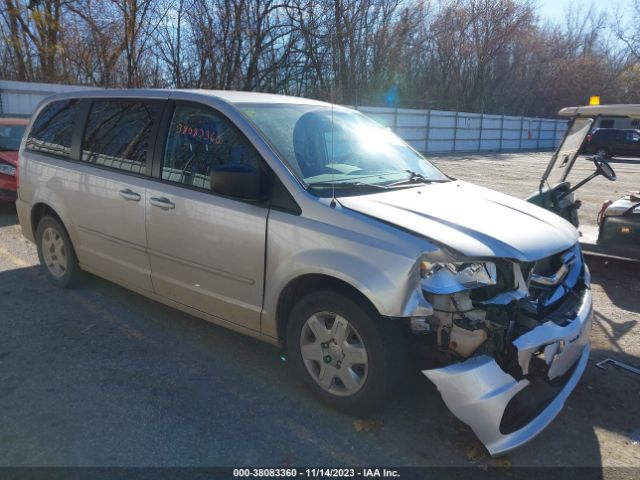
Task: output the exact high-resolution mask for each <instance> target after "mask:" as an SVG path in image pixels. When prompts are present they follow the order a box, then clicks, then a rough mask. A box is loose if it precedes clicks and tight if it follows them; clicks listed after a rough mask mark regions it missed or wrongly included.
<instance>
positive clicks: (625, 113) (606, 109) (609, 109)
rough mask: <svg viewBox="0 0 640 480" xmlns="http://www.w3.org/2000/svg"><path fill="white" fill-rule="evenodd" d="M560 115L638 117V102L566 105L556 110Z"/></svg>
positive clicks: (639, 110) (639, 107)
mask: <svg viewBox="0 0 640 480" xmlns="http://www.w3.org/2000/svg"><path fill="white" fill-rule="evenodd" d="M558 115H560V116H561V117H582V118H595V117H597V116H598V115H602V116H605V117H631V118H639V119H640V104H637V103H629V104H619V105H590V106H585V107H566V108H563V109H562V110H560V111H559V112H558Z"/></svg>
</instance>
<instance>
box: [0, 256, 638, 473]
mask: <svg viewBox="0 0 640 480" xmlns="http://www.w3.org/2000/svg"><path fill="white" fill-rule="evenodd" d="M0 312H3V315H5V318H6V319H5V321H3V322H2V323H1V324H0V372H1V373H2V375H0V377H1V378H0V408H2V410H3V412H4V414H3V416H4V418H5V419H8V420H7V422H4V423H3V425H0V440H1V439H2V438H12V441H11V443H10V444H6V447H7V448H3V449H1V450H0V464H11V465H15V464H29V465H32V464H33V462H34V459H35V458H38V459H41V460H42V461H43V462H45V463H46V464H47V465H57V464H65V465H69V464H71V465H73V464H77V463H82V464H96V465H117V464H130V465H139V464H146V465H158V464H164V465H170V464H175V465H187V464H188V465H207V464H208V465H213V464H221V463H225V464H238V465H241V464H247V463H254V464H255V463H256V462H257V463H259V464H262V465H287V464H292V463H293V464H298V465H316V464H319V465H323V464H324V465H381V464H383V465H385V464H386V465H446V466H456V465H457V466H470V465H471V466H478V467H480V468H491V467H496V468H508V467H509V466H585V465H588V466H593V467H596V471H597V469H598V468H599V467H600V465H601V464H602V452H601V451H600V444H599V441H598V437H597V436H596V430H598V431H603V430H604V431H606V432H612V433H614V434H622V435H624V434H626V432H627V431H628V429H629V428H630V427H634V426H637V425H639V424H640V420H639V419H638V418H637V415H638V412H637V405H635V404H634V401H635V399H636V398H637V392H636V391H635V390H634V388H637V384H634V383H633V382H634V381H635V379H631V380H630V379H629V374H627V373H626V372H623V371H617V370H613V368H612V367H610V366H608V367H607V370H601V369H599V368H596V367H595V362H596V361H599V360H601V359H603V358H604V357H606V356H608V355H610V352H609V351H594V352H593V355H592V360H591V361H590V362H589V365H588V367H587V369H586V372H585V375H584V377H583V380H582V381H581V382H580V384H579V385H578V387H577V388H576V390H575V392H574V393H573V394H572V396H571V397H570V398H569V400H568V401H567V404H566V407H565V409H564V410H563V412H562V413H561V414H560V415H559V417H558V418H557V419H556V420H555V421H554V422H553V423H552V424H551V425H550V427H549V428H548V429H547V430H545V431H544V432H543V433H542V434H541V435H540V436H539V437H538V438H537V439H535V440H534V441H533V442H532V443H531V444H530V445H529V446H526V447H524V448H522V449H520V450H518V451H516V452H513V453H512V454H509V455H507V456H505V457H502V458H500V459H492V458H490V457H489V456H488V454H487V452H486V450H485V449H484V447H483V446H482V445H481V444H480V442H479V441H478V440H477V439H476V437H475V436H474V434H473V432H472V431H471V430H470V429H469V428H468V427H467V426H466V425H464V424H463V423H462V422H460V421H459V420H457V419H456V418H455V417H454V416H453V415H452V414H451V413H450V412H449V411H448V409H447V408H446V406H445V405H444V403H443V402H442V400H441V398H440V395H439V394H438V392H437V389H436V388H435V386H434V385H433V384H431V383H430V382H429V381H428V380H427V379H426V378H425V377H424V376H423V375H422V373H421V372H419V371H417V370H416V369H413V370H410V371H409V372H408V375H407V379H406V381H404V382H402V383H398V388H397V390H396V392H395V394H394V399H393V400H391V401H390V402H389V403H388V404H387V405H386V406H385V407H384V408H383V409H382V410H381V411H380V412H379V413H377V414H376V415H373V416H367V417H362V418H360V417H357V416H356V417H353V416H348V415H345V414H342V413H339V412H336V411H335V410H333V409H331V408H328V407H325V406H322V405H321V404H319V403H318V402H317V401H316V400H315V399H314V397H313V396H312V395H311V394H310V393H309V392H308V391H307V390H306V389H305V388H303V386H302V384H301V383H300V382H299V381H298V380H297V379H295V378H294V377H293V376H292V375H291V371H290V368H288V362H287V361H286V357H282V356H281V352H280V351H279V350H278V349H277V348H273V347H271V346H269V345H267V344H264V343H262V342H260V341H257V340H255V339H252V338H249V337H246V336H243V335H240V334H236V333H234V332H232V331H229V330H226V329H224V328H222V327H218V326H216V325H213V324H210V323H208V322H205V321H202V320H200V319H197V318H195V317H192V316H190V315H187V314H184V313H181V312H179V311H177V310H174V309H171V308H167V307H165V306H164V305H161V304H159V303H157V302H154V301H152V300H149V299H147V298H145V297H143V296H140V295H137V294H135V293H132V292H130V291H128V290H125V289H124V288H121V287H119V286H117V285H114V284H112V283H110V282H107V281H105V280H102V279H100V278H97V277H94V276H92V275H87V276H86V278H85V281H84V282H83V284H82V285H81V286H80V287H79V288H77V289H74V290H59V289H57V288H55V287H53V286H52V285H50V284H49V283H48V282H47V281H46V280H45V278H44V277H43V275H42V273H41V272H40V270H39V268H38V267H36V266H34V267H28V268H18V269H15V270H9V271H4V272H0ZM26 339H28V341H26ZM616 359H618V360H620V361H623V362H627V363H630V364H635V365H637V364H638V359H637V358H635V357H630V356H627V355H624V354H623V353H621V352H620V353H616ZM634 405H635V406H634ZM634 412H635V413H634ZM265 439H271V440H270V441H265ZM243 455H244V456H243ZM36 463H37V462H36ZM591 478H594V477H591Z"/></svg>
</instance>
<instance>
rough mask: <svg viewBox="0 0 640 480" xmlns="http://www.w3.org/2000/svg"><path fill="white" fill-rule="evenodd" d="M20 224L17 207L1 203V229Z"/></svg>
mask: <svg viewBox="0 0 640 480" xmlns="http://www.w3.org/2000/svg"><path fill="white" fill-rule="evenodd" d="M17 224H18V215H17V213H16V206H15V205H13V204H11V203H0V227H8V226H10V225H17Z"/></svg>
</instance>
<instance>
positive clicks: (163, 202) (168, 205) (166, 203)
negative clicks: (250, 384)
mask: <svg viewBox="0 0 640 480" xmlns="http://www.w3.org/2000/svg"><path fill="white" fill-rule="evenodd" d="M149 201H150V202H151V205H155V206H156V207H160V208H161V209H163V210H173V209H174V208H176V204H175V203H173V202H172V201H171V200H169V199H168V198H166V197H151V198H150V199H149Z"/></svg>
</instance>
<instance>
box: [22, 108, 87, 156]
mask: <svg viewBox="0 0 640 480" xmlns="http://www.w3.org/2000/svg"><path fill="white" fill-rule="evenodd" d="M79 113H80V102H79V101H78V100H60V101H57V102H52V103H50V104H49V105H47V106H46V107H44V109H42V111H41V112H40V114H39V115H38V118H36V120H35V122H34V123H33V126H32V127H31V131H30V132H29V136H28V137H27V142H26V148H27V150H31V151H34V152H43V153H48V154H51V155H57V156H60V157H67V158H68V157H69V156H70V155H71V137H72V136H73V126H74V122H75V120H76V118H77V116H78V114H79Z"/></svg>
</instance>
